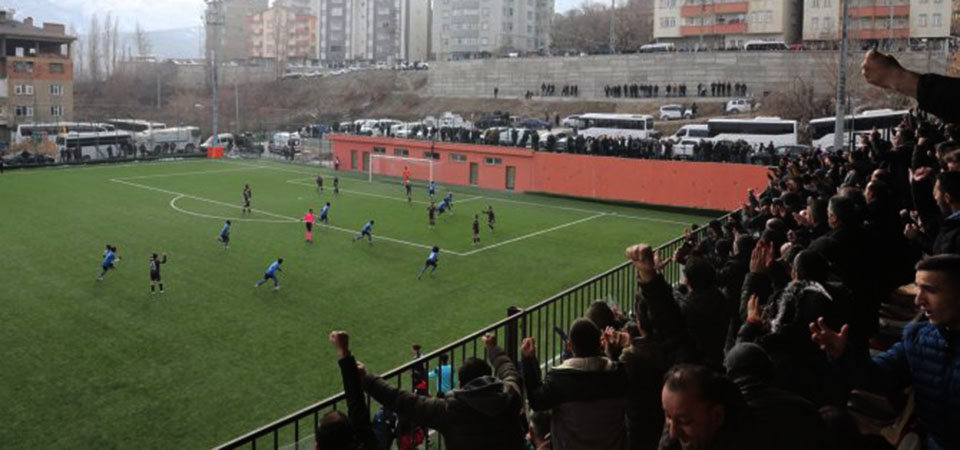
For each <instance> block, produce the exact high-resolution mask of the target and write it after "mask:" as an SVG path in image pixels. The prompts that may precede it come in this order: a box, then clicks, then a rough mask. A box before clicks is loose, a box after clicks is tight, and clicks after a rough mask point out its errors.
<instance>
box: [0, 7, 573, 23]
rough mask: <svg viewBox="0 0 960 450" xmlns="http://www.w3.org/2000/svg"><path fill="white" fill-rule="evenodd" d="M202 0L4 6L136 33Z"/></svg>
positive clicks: (194, 14) (187, 17)
mask: <svg viewBox="0 0 960 450" xmlns="http://www.w3.org/2000/svg"><path fill="white" fill-rule="evenodd" d="M555 1H556V10H557V12H563V11H567V10H569V9H571V8H573V7H575V6H578V5H579V4H580V3H582V0H555ZM203 5H204V3H203V0H7V1H4V2H3V4H2V5H0V6H2V7H9V8H14V9H15V10H16V11H17V15H16V17H17V18H19V19H23V18H24V17H28V16H31V17H33V18H35V19H36V20H37V21H38V22H59V23H64V24H66V25H70V24H73V25H74V26H76V27H77V28H79V29H80V30H83V29H84V28H86V26H87V24H88V23H89V21H90V16H91V15H93V14H97V15H99V16H101V18H102V17H103V16H104V15H106V13H107V11H110V12H112V13H113V14H114V15H115V16H119V17H120V28H121V29H123V30H133V27H134V24H136V22H137V21H139V22H140V24H141V25H142V26H143V27H144V28H146V29H147V30H166V29H170V28H183V27H195V26H197V25H198V24H199V23H200V17H201V16H202V15H203Z"/></svg>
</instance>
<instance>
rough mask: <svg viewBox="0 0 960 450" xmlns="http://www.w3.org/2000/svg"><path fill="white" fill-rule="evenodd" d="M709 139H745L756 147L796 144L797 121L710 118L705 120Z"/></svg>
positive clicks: (776, 118)
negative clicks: (771, 144)
mask: <svg viewBox="0 0 960 450" xmlns="http://www.w3.org/2000/svg"><path fill="white" fill-rule="evenodd" d="M707 129H708V130H709V131H710V140H711V141H714V142H718V141H733V142H736V141H746V142H747V143H749V144H750V145H752V146H754V147H756V146H758V145H769V144H770V143H771V142H773V145H774V146H775V147H779V146H781V145H797V121H796V120H782V119H780V118H779V117H756V118H753V119H711V120H709V121H707Z"/></svg>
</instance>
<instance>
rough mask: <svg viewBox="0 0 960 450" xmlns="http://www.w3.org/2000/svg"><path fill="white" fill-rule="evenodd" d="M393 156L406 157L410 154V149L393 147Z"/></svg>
mask: <svg viewBox="0 0 960 450" xmlns="http://www.w3.org/2000/svg"><path fill="white" fill-rule="evenodd" d="M393 156H401V157H407V156H410V150H407V149H405V148H395V149H393Z"/></svg>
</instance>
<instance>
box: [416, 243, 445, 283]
mask: <svg viewBox="0 0 960 450" xmlns="http://www.w3.org/2000/svg"><path fill="white" fill-rule="evenodd" d="M439 256H440V247H437V246H436V245H434V246H433V250H432V251H431V252H430V256H428V257H427V262H426V263H424V265H423V268H422V269H420V273H418V274H417V279H418V280H419V279H420V277H422V276H423V272H425V271H426V270H427V267H430V268H431V269H430V276H433V273H434V272H436V271H437V258H438V257H439Z"/></svg>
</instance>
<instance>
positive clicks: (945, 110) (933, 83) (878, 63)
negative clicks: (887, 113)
mask: <svg viewBox="0 0 960 450" xmlns="http://www.w3.org/2000/svg"><path fill="white" fill-rule="evenodd" d="M860 69H861V71H862V72H863V76H864V78H866V80H867V82H868V83H870V84H872V85H874V86H879V87H882V88H886V89H891V90H894V91H897V92H899V93H901V94H903V95H906V96H908V97H913V98H915V99H917V103H918V104H919V105H920V109H922V110H924V111H927V112H931V113H933V114H934V115H936V116H937V117H939V118H940V119H942V120H943V121H945V122H958V121H960V107H958V106H957V105H960V78H952V77H946V76H943V75H936V74H932V73H927V74H923V75H921V74H919V73H916V72H913V71H910V70H907V69H904V68H903V66H901V65H900V63H899V62H898V61H897V59H896V58H894V57H893V56H890V55H885V54H883V53H880V52H878V51H876V50H870V51H869V52H867V54H866V56H865V57H864V58H863V63H862V64H861V65H860Z"/></svg>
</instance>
